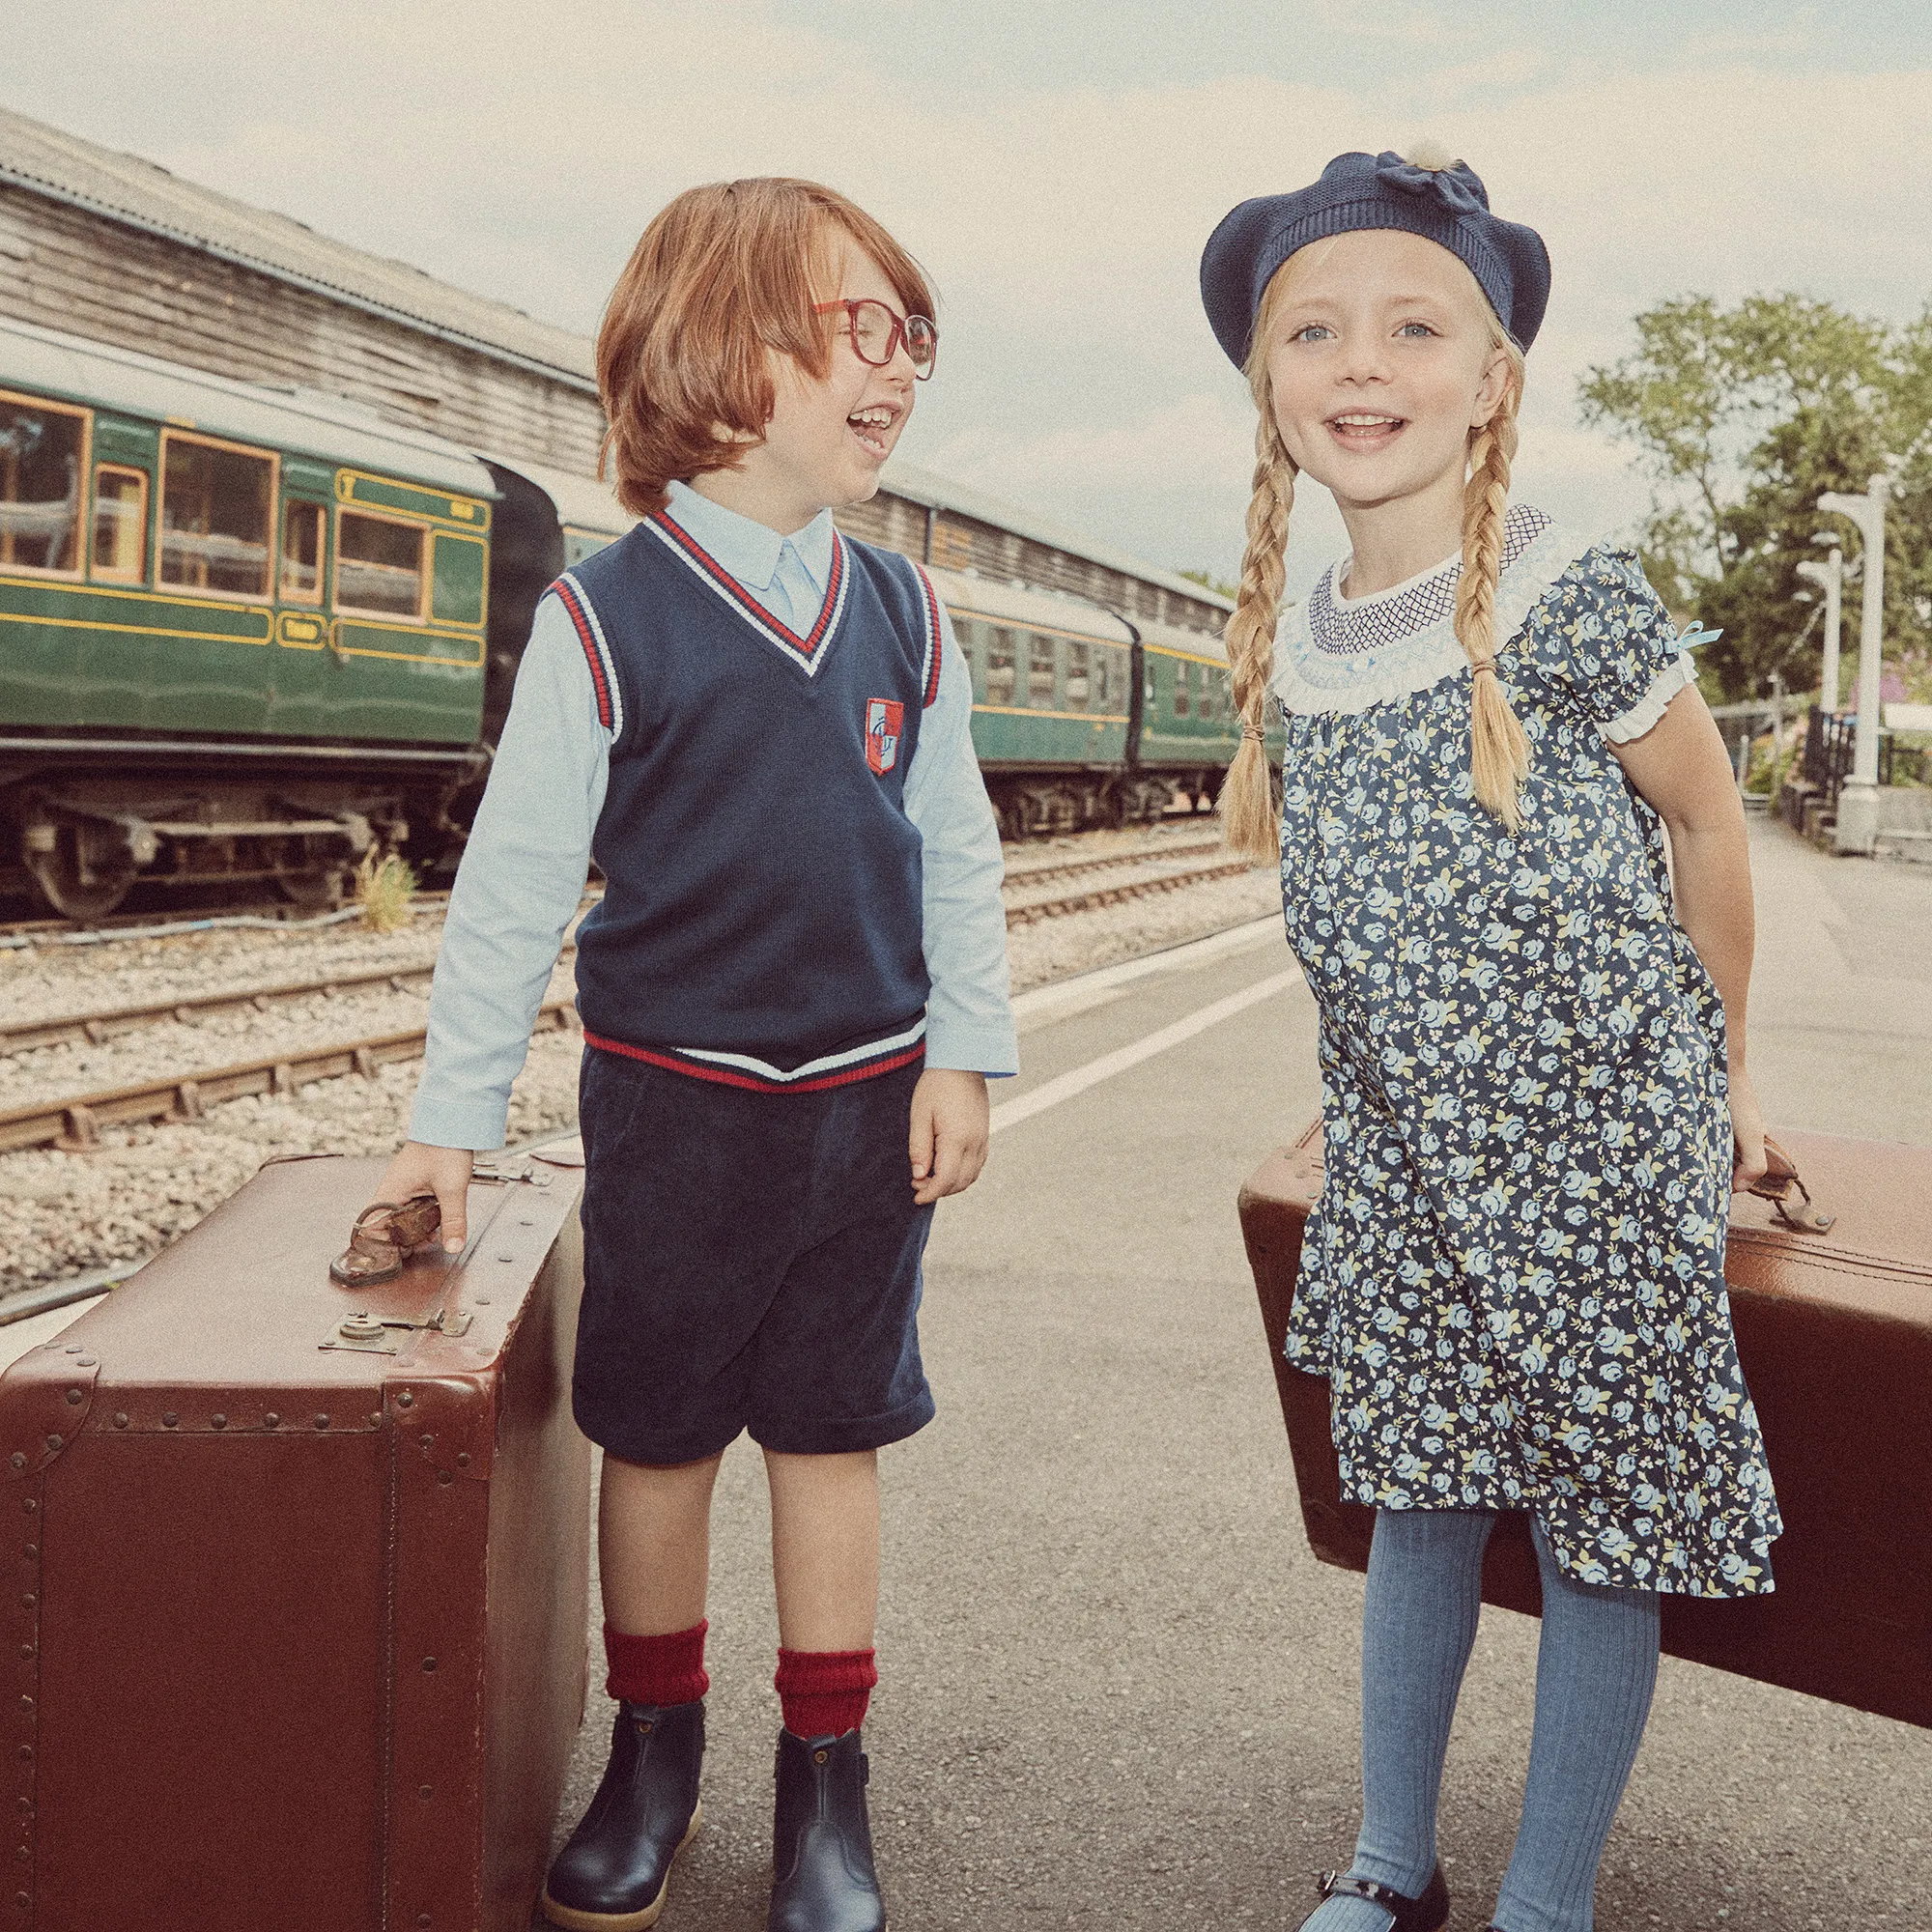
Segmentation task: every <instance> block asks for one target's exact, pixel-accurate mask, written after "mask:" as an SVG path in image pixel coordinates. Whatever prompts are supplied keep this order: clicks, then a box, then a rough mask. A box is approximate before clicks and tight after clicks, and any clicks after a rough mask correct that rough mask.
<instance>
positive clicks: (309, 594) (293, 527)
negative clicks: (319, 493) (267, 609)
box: [282, 502, 327, 604]
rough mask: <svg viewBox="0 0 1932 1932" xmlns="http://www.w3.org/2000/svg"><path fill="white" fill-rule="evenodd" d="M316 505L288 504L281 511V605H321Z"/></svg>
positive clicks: (319, 531)
mask: <svg viewBox="0 0 1932 1932" xmlns="http://www.w3.org/2000/svg"><path fill="white" fill-rule="evenodd" d="M326 515H327V511H325V510H324V508H323V506H322V505H321V504H320V503H293V502H292V503H289V504H287V505H285V506H284V508H283V510H282V601H283V602H284V603H285V604H320V603H321V602H322V520H323V518H324V517H325V516H326Z"/></svg>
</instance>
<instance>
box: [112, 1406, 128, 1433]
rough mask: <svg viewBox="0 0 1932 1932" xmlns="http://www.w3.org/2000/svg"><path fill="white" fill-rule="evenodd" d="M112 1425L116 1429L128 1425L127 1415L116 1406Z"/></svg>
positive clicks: (124, 1427)
mask: <svg viewBox="0 0 1932 1932" xmlns="http://www.w3.org/2000/svg"><path fill="white" fill-rule="evenodd" d="M114 1426H115V1428H116V1429H126V1428H127V1426H128V1418H127V1416H126V1415H124V1414H123V1413H122V1412H121V1410H120V1409H118V1408H117V1409H116V1410H115V1411H114Z"/></svg>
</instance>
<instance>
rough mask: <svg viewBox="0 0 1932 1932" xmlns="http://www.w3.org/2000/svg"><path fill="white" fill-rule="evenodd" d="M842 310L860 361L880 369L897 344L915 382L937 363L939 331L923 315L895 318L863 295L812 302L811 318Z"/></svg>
mask: <svg viewBox="0 0 1932 1932" xmlns="http://www.w3.org/2000/svg"><path fill="white" fill-rule="evenodd" d="M835 309H843V310H844V311H845V314H846V316H847V318H848V319H849V320H850V322H851V325H852V348H853V352H854V353H855V354H856V355H858V357H859V359H860V361H862V362H869V363H870V364H871V365H872V367H873V368H874V369H883V368H884V367H885V366H886V364H887V363H889V362H890V361H891V360H892V359H893V357H894V356H895V355H897V354H898V347H899V344H900V343H901V342H903V343H904V344H905V352H906V355H908V356H909V357H910V358H911V360H912V373H913V380H914V381H915V382H920V383H923V382H924V381H925V380H926V378H927V377H928V376H930V375H931V374H932V370H933V365H934V364H935V363H936V362H937V361H938V360H939V330H938V329H936V328H935V327H933V326H932V318H931V317H930V316H927V315H905V316H901V315H895V314H894V313H893V311H892V310H891V309H890V308H888V307H887V306H886V304H885V303H884V302H882V301H877V300H874V299H873V298H871V297H869V296H867V297H865V298H862V299H860V300H858V301H829V302H814V303H813V304H812V306H811V312H812V314H813V315H830V314H831V313H832V312H833V311H834V310H835Z"/></svg>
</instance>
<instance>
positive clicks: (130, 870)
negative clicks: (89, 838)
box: [26, 838, 134, 925]
mask: <svg viewBox="0 0 1932 1932" xmlns="http://www.w3.org/2000/svg"><path fill="white" fill-rule="evenodd" d="M26 858H27V868H28V870H29V871H31V872H32V873H33V875H34V883H35V884H36V885H37V886H39V887H40V889H41V896H42V897H43V899H45V900H46V902H47V903H48V905H50V906H51V907H52V908H53V909H54V911H55V912H57V913H59V914H60V916H61V917H62V918H63V919H71V920H78V921H79V922H80V923H82V924H83V925H85V924H86V923H88V922H89V921H91V920H97V919H105V918H106V917H107V915H108V914H109V913H111V912H112V911H113V910H114V908H115V907H116V906H118V905H119V904H120V903H121V901H122V900H123V899H125V898H126V897H127V896H128V890H129V889H130V888H131V887H132V885H133V883H134V862H133V860H132V859H131V858H128V859H126V860H124V861H123V862H121V863H120V864H118V865H116V864H108V865H105V866H93V867H89V868H88V870H87V873H86V876H85V877H83V876H82V873H81V867H80V863H79V855H78V854H77V853H76V852H75V850H74V845H73V840H72V838H61V839H59V840H58V841H57V842H56V843H55V845H54V848H53V850H52V851H50V852H29V853H28V854H27V855H26Z"/></svg>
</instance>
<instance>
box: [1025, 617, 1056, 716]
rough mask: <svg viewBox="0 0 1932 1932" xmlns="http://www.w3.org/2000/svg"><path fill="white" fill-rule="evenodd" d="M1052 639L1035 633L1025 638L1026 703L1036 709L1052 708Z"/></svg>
mask: <svg viewBox="0 0 1932 1932" xmlns="http://www.w3.org/2000/svg"><path fill="white" fill-rule="evenodd" d="M1056 655H1057V653H1056V652H1055V650H1054V640H1053V639H1051V638H1042V637H1040V636H1038V635H1037V634H1035V635H1034V636H1031V637H1029V638H1028V639H1027V703H1028V704H1030V705H1032V706H1033V707H1034V708H1036V709H1037V710H1041V711H1051V710H1052V709H1053V684H1054V664H1053V661H1054V658H1055V656H1056Z"/></svg>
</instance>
